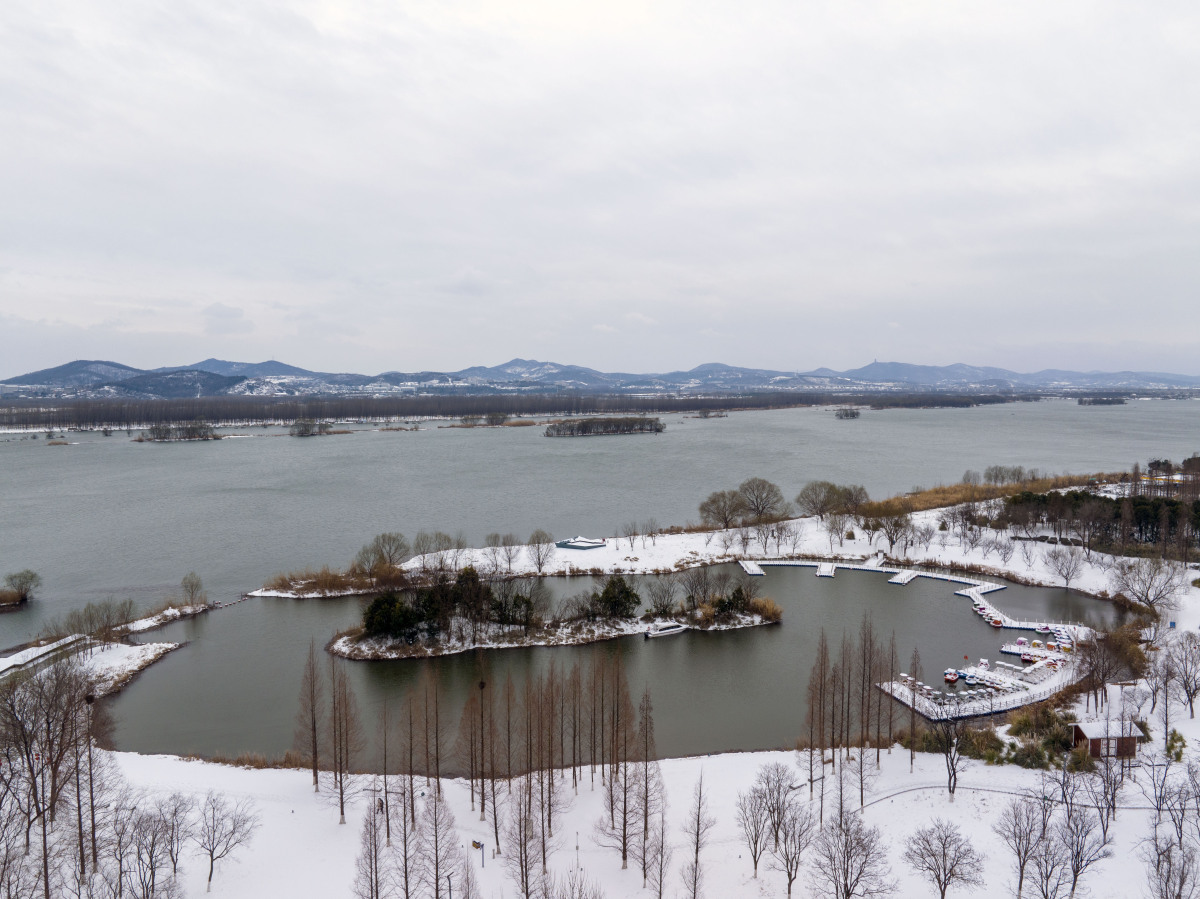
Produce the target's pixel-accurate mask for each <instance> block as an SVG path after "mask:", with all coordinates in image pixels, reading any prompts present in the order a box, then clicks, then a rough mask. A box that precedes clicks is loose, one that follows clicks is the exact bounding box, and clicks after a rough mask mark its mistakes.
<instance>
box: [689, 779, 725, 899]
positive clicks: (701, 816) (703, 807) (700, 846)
mask: <svg viewBox="0 0 1200 899" xmlns="http://www.w3.org/2000/svg"><path fill="white" fill-rule="evenodd" d="M716 824H717V819H716V818H714V817H713V816H712V815H710V814H709V812H708V797H707V796H706V795H705V794H704V772H703V771H701V772H700V778H699V779H698V780H697V781H696V788H695V790H694V792H693V793H692V805H691V808H690V809H689V811H688V816H687V818H686V819H685V820H684V824H683V832H684V834H685V835H686V836H687V838H688V844H687V845H688V849H689V851H690V858H689V859H688V862H687V864H685V865H684V867H683V885H684V890H685V891H686V893H687V894H688V895H689V896H690V897H691V899H699V897H700V896H701V895H702V892H703V880H704V878H703V873H704V869H703V867H702V866H701V864H700V853H701V852H703V851H704V847H705V846H707V845H708V840H709V836H710V834H711V832H712V829H713V828H714V827H715V826H716Z"/></svg>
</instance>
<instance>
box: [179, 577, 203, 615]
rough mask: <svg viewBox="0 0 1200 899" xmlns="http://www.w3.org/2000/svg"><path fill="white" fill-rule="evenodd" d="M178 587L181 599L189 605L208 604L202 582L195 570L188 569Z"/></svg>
mask: <svg viewBox="0 0 1200 899" xmlns="http://www.w3.org/2000/svg"><path fill="white" fill-rule="evenodd" d="M179 588H180V590H182V591H183V601H184V602H185V603H187V604H188V605H189V606H203V605H208V594H207V593H205V592H204V584H203V582H201V580H200V575H198V574H196V572H194V571H189V572H188V573H187V574H185V575H184V576H183V580H182V581H180V583H179Z"/></svg>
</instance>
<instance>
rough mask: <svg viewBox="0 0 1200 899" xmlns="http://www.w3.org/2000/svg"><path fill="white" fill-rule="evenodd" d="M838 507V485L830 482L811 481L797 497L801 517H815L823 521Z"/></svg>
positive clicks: (797, 506)
mask: <svg viewBox="0 0 1200 899" xmlns="http://www.w3.org/2000/svg"><path fill="white" fill-rule="evenodd" d="M837 505H838V495H837V485H836V484H833V483H830V482H829V481H809V482H808V483H807V484H805V485H804V487H803V488H801V490H800V493H799V494H797V495H796V508H798V509H799V510H800V514H801V515H809V516H812V515H815V516H816V517H817V518H820V519H821V520H822V521H824V520H825V516H826V515H827V514H828V513H829V512H832V511H833V510H834V509H835V508H836V507H837Z"/></svg>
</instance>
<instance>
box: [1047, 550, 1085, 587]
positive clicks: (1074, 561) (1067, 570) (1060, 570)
mask: <svg viewBox="0 0 1200 899" xmlns="http://www.w3.org/2000/svg"><path fill="white" fill-rule="evenodd" d="M1042 558H1043V559H1044V560H1045V562H1046V565H1047V566H1049V568H1050V570H1051V571H1053V572H1054V573H1055V574H1057V575H1058V576H1059V577H1060V578H1062V580H1063V586H1064V587H1066V588H1067V589H1070V587H1071V581H1073V580H1075V579H1076V578H1077V577H1079V575H1080V574H1081V573H1082V572H1083V566H1084V564H1085V563H1084V559H1083V553H1081V552H1080V551H1079V550H1078V549H1076V548H1075V547H1074V546H1052V547H1051V548H1050V549H1048V550H1046V551H1045V552H1044V553H1042Z"/></svg>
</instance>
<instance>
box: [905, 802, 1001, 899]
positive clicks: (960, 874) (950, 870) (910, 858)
mask: <svg viewBox="0 0 1200 899" xmlns="http://www.w3.org/2000/svg"><path fill="white" fill-rule="evenodd" d="M903 857H904V860H905V861H906V862H907V863H908V866H909V867H910V868H912V869H913V871H915V872H916V873H917V874H919V875H921V876H922V877H924V878H925V879H926V880H928V881H930V882H931V883H932V884H933V885H934V887H935V888H936V889H937V891H938V895H939V896H941V899H946V891H947V890H949V889H950V888H951V887H953V886H962V887H972V886H976V887H977V886H983V873H982V871H981V870H980V869H981V867H982V866H983V855H982V854H981V853H979V852H977V851H976V850H975V848H974V847H973V846H972V845H971V841H970V840H969V839H967V838H966V837H965V836H963V833H962V831H961V830H959V829H958V828H957V827H956V826H955V825H953V824H951V823H950V822H949V821H946V820H945V819H943V818H935V819H934V821H933V824H931V825H930V826H929V827H922V828H921V829H919V830H918V831H917V832H916V833H914V834H913V835H912V836H911V837H909V838H908V839H907V840H906V841H905V843H904V856H903Z"/></svg>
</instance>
